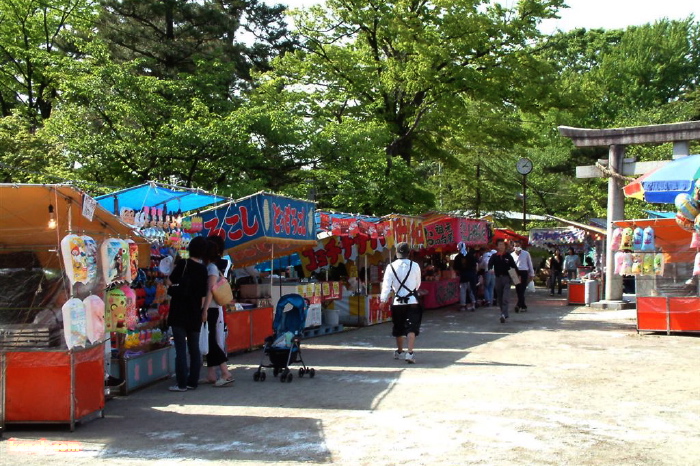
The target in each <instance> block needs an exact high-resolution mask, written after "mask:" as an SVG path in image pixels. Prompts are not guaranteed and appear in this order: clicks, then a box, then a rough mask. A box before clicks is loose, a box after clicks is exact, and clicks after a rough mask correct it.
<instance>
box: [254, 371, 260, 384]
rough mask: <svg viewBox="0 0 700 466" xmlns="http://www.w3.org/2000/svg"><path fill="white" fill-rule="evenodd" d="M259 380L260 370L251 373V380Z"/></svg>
mask: <svg viewBox="0 0 700 466" xmlns="http://www.w3.org/2000/svg"><path fill="white" fill-rule="evenodd" d="M259 380H260V371H256V372H254V373H253V381H255V382H257V381H259Z"/></svg>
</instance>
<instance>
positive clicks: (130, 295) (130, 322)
mask: <svg viewBox="0 0 700 466" xmlns="http://www.w3.org/2000/svg"><path fill="white" fill-rule="evenodd" d="M119 289H120V290H122V293H124V298H125V299H126V317H125V318H124V324H125V325H126V328H127V329H129V330H135V329H136V325H138V323H139V316H138V313H137V312H136V293H135V292H134V290H133V289H132V288H131V287H130V286H129V285H124V286H122V287H121V288H119Z"/></svg>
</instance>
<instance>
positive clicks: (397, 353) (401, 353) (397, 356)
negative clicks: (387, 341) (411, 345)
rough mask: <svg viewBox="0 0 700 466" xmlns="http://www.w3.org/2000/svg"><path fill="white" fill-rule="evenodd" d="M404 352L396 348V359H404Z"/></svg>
mask: <svg viewBox="0 0 700 466" xmlns="http://www.w3.org/2000/svg"><path fill="white" fill-rule="evenodd" d="M404 354H405V353H404V352H403V351H401V352H400V353H399V352H398V351H397V350H394V359H403V358H404Z"/></svg>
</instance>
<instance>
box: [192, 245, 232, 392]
mask: <svg viewBox="0 0 700 466" xmlns="http://www.w3.org/2000/svg"><path fill="white" fill-rule="evenodd" d="M223 250H224V241H223V238H221V237H220V236H210V237H208V238H207V256H206V265H207V275H208V278H207V280H208V281H207V296H206V298H205V306H206V307H205V308H206V311H207V325H208V327H209V353H207V355H206V360H207V378H206V379H203V380H201V381H200V383H210V384H214V386H215V387H226V386H229V385H231V384H232V383H233V380H234V379H233V375H231V372H230V371H229V369H228V355H227V354H226V350H225V348H226V342H225V335H224V310H223V307H222V306H221V305H220V304H219V303H217V302H216V299H215V295H214V292H213V291H212V289H213V288H215V287H216V286H217V285H218V284H219V282H220V281H221V280H224V281H225V278H223V272H222V270H221V269H220V266H222V267H223V268H224V269H226V268H227V264H226V263H224V261H223V259H222V258H221V256H222V254H223ZM229 290H230V287H229ZM231 298H233V296H231ZM225 304H228V303H225ZM217 368H218V369H219V371H220V373H221V374H220V377H217V374H216V369H217Z"/></svg>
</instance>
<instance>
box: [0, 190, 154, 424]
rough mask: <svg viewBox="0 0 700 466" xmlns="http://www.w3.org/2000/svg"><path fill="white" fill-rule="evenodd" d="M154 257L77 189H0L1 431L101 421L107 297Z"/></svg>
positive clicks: (136, 237)
mask: <svg viewBox="0 0 700 466" xmlns="http://www.w3.org/2000/svg"><path fill="white" fill-rule="evenodd" d="M113 244H118V246H119V247H118V251H117V252H115V255H110V254H108V253H110V252H114V251H113V250H112V249H110V248H109V247H111V245H113ZM108 246H109V247H108ZM148 252H149V245H148V243H147V242H146V241H145V240H144V239H143V238H142V237H141V236H140V235H138V234H137V233H135V232H134V231H133V229H132V228H131V227H130V226H129V225H127V224H125V223H124V222H122V221H121V220H120V219H119V218H118V217H115V216H114V215H112V214H110V213H109V212H107V211H106V210H105V209H104V208H102V207H101V206H100V205H98V204H97V202H96V201H95V200H94V199H92V198H91V197H90V196H89V195H87V194H86V193H84V192H82V191H80V190H79V189H77V188H75V187H73V186H70V185H20V184H2V185H0V281H1V283H0V395H2V396H0V400H2V402H1V403H0V426H2V425H4V424H6V423H66V424H69V425H70V427H71V429H73V428H74V426H75V424H76V423H77V422H80V421H83V420H85V419H88V418H91V417H94V416H99V415H100V414H101V412H102V409H103V407H104V400H105V398H104V389H105V378H106V372H107V370H108V369H107V368H106V367H105V345H104V342H105V341H106V339H107V337H106V327H107V326H108V325H111V324H112V323H113V321H112V320H111V319H106V318H105V315H106V307H105V301H106V297H105V289H106V288H107V287H108V286H113V285H115V284H116V283H117V282H118V283H120V284H122V283H128V282H129V281H130V279H131V274H130V272H131V266H132V265H133V266H134V267H138V266H143V265H145V264H147V261H148ZM112 274H113V275H112ZM36 381H40V383H36Z"/></svg>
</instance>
